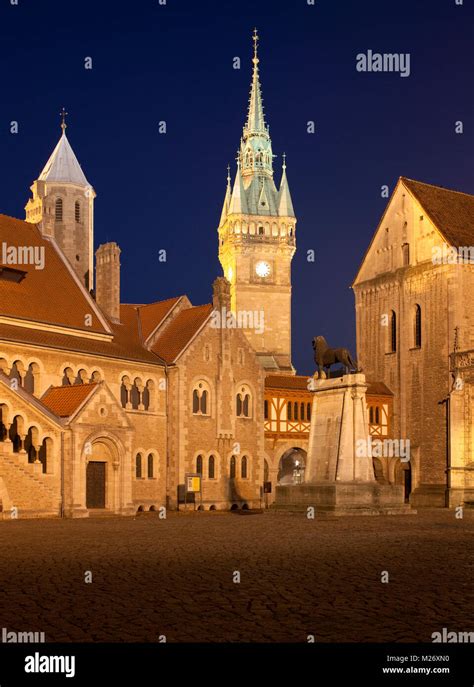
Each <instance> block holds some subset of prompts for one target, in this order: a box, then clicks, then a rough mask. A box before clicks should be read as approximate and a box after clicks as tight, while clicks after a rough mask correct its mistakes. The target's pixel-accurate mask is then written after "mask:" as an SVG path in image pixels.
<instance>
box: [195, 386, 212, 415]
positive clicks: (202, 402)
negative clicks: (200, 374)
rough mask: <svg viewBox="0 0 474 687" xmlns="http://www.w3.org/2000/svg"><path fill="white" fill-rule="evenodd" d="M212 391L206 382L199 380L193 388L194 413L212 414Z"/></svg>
mask: <svg viewBox="0 0 474 687" xmlns="http://www.w3.org/2000/svg"><path fill="white" fill-rule="evenodd" d="M209 411H210V393H209V388H208V385H207V384H206V382H198V383H197V385H196V386H195V387H194V390H193V415H210V412H209Z"/></svg>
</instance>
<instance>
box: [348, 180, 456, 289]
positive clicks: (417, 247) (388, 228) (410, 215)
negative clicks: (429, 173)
mask: <svg viewBox="0 0 474 687" xmlns="http://www.w3.org/2000/svg"><path fill="white" fill-rule="evenodd" d="M445 243H446V239H445V237H444V236H443V235H442V233H441V232H440V230H439V229H438V227H437V226H436V225H435V224H434V223H433V221H432V220H431V218H430V216H429V215H428V214H427V212H426V210H425V209H424V207H423V206H422V205H421V204H420V202H419V201H418V199H417V198H415V196H414V195H413V194H412V193H411V192H410V190H409V189H408V188H407V186H406V185H405V183H404V180H403V178H402V177H401V178H400V179H399V181H398V183H397V185H396V187H395V189H394V191H393V194H392V196H391V198H390V200H389V202H388V204H387V207H386V209H385V211H384V214H383V215H382V219H381V220H380V222H379V225H378V227H377V229H376V231H375V233H374V235H373V237H372V241H371V243H370V245H369V247H368V249H367V251H366V254H365V256H364V258H363V260H362V264H361V266H360V268H359V271H358V273H357V276H356V278H355V280H354V282H353V286H356V285H357V284H360V283H362V282H365V281H369V280H371V279H375V278H377V277H379V276H381V275H383V274H393V273H394V272H396V271H397V270H399V269H401V268H403V267H406V266H407V265H406V264H405V262H404V249H403V246H404V245H406V244H407V245H408V254H409V265H410V266H415V265H419V264H422V263H425V264H433V263H432V260H433V249H434V247H435V246H440V247H441V246H442V245H443V244H445Z"/></svg>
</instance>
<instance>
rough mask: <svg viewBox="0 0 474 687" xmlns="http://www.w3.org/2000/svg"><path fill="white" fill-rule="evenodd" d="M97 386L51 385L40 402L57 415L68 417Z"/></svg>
mask: <svg viewBox="0 0 474 687" xmlns="http://www.w3.org/2000/svg"><path fill="white" fill-rule="evenodd" d="M97 386H98V385H97V384H76V385H74V386H52V387H50V388H49V389H48V390H47V392H46V393H45V394H44V396H43V397H42V399H41V402H42V403H43V404H44V405H45V406H46V407H47V408H49V410H51V411H52V412H53V413H54V414H55V415H58V417H70V416H71V415H72V414H73V413H74V412H75V411H76V410H77V409H78V408H79V406H80V405H81V403H83V402H84V401H85V400H86V398H87V397H88V396H89V394H90V393H91V392H92V390H93V389H95V388H96V387H97Z"/></svg>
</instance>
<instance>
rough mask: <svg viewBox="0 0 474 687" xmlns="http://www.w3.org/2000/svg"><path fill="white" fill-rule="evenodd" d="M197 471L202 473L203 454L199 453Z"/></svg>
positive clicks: (199, 473)
mask: <svg viewBox="0 0 474 687" xmlns="http://www.w3.org/2000/svg"><path fill="white" fill-rule="evenodd" d="M196 472H197V474H198V475H202V456H201V455H199V456H198V457H197V458H196Z"/></svg>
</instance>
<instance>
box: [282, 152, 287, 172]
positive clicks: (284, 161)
mask: <svg viewBox="0 0 474 687" xmlns="http://www.w3.org/2000/svg"><path fill="white" fill-rule="evenodd" d="M282 157H283V165H282V168H283V169H286V153H283V156H282Z"/></svg>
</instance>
